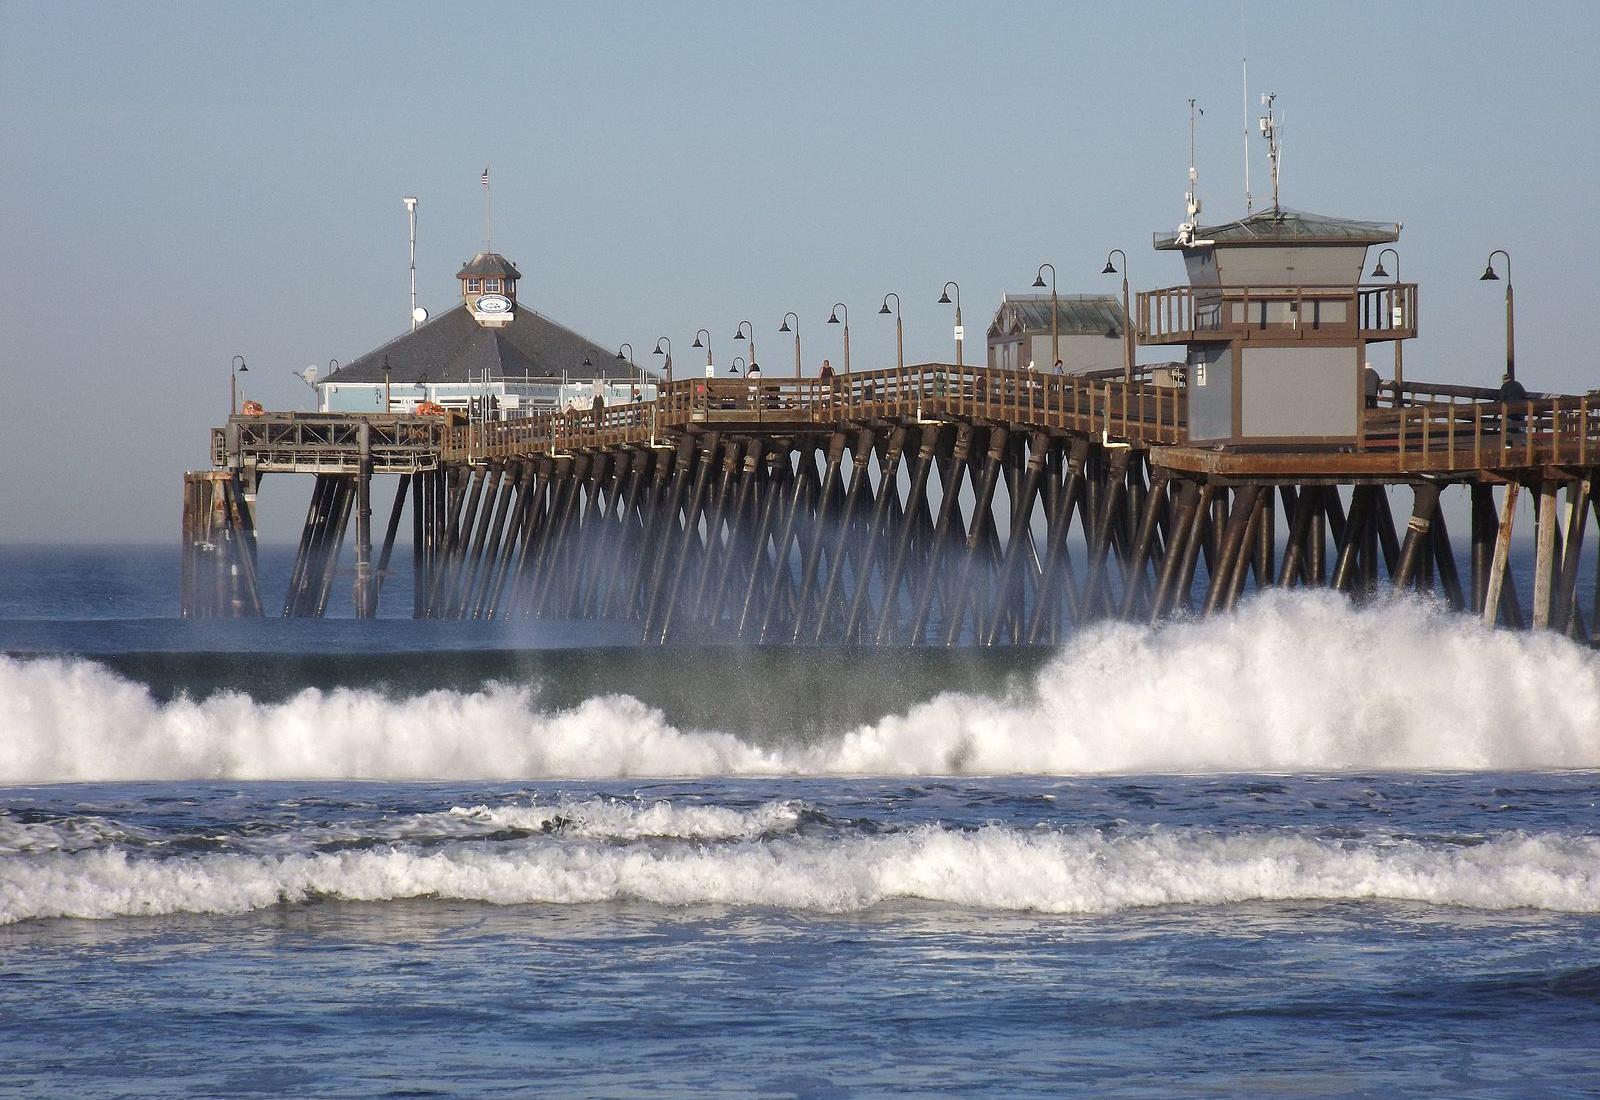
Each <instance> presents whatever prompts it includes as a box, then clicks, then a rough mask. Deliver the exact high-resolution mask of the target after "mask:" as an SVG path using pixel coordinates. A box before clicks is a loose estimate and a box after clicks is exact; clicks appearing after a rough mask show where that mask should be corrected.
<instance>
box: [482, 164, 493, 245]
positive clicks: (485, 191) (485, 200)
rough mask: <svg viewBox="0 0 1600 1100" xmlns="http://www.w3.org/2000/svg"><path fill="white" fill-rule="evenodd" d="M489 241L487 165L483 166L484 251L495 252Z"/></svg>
mask: <svg viewBox="0 0 1600 1100" xmlns="http://www.w3.org/2000/svg"><path fill="white" fill-rule="evenodd" d="M489 241H490V233H489V166H488V165H487V164H485V165H484V166H483V250H484V251H485V252H493V251H494V249H493V248H492V247H490V244H489Z"/></svg>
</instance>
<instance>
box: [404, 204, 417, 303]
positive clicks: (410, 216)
mask: <svg viewBox="0 0 1600 1100" xmlns="http://www.w3.org/2000/svg"><path fill="white" fill-rule="evenodd" d="M400 201H401V202H403V203H405V204H406V222H407V223H408V224H409V226H410V230H411V234H410V236H411V331H412V332H416V331H417V196H415V195H407V196H406V197H405V198H403V199H401V200H400Z"/></svg>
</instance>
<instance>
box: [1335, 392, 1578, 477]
mask: <svg viewBox="0 0 1600 1100" xmlns="http://www.w3.org/2000/svg"><path fill="white" fill-rule="evenodd" d="M1441 396H1443V397H1444V399H1442V400H1423V401H1413V402H1412V403H1411V404H1408V405H1406V406H1404V407H1402V408H1391V409H1371V410H1368V411H1367V413H1366V416H1365V419H1364V425H1365V436H1364V440H1363V447H1362V449H1363V450H1364V451H1367V452H1374V453H1390V454H1393V455H1394V456H1395V464H1396V467H1397V468H1398V469H1399V470H1402V471H1417V472H1429V471H1451V470H1486V469H1495V468H1510V467H1531V466H1562V465H1573V466H1588V465H1592V464H1593V463H1594V462H1595V461H1596V460H1597V459H1600V397H1596V396H1593V395H1585V396H1582V397H1550V398H1541V399H1537V400H1532V401H1473V400H1460V399H1456V398H1454V397H1453V395H1441Z"/></svg>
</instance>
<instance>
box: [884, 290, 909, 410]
mask: <svg viewBox="0 0 1600 1100" xmlns="http://www.w3.org/2000/svg"><path fill="white" fill-rule="evenodd" d="M890 298H893V299H894V347H895V356H894V362H895V368H896V371H897V373H898V374H899V376H900V378H899V381H898V382H897V383H896V384H897V385H898V386H899V387H900V388H901V392H904V389H905V381H906V378H905V375H906V330H905V326H904V325H903V324H901V321H900V295H898V294H896V293H895V292H894V291H892V290H891V291H890V292H889V293H887V294H885V295H884V296H883V305H882V306H881V307H879V309H878V312H879V313H880V314H884V313H888V312H889V299H890Z"/></svg>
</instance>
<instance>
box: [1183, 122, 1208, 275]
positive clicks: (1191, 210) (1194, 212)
mask: <svg viewBox="0 0 1600 1100" xmlns="http://www.w3.org/2000/svg"><path fill="white" fill-rule="evenodd" d="M1197 114H1200V115H1203V114H1205V110H1204V109H1202V108H1200V107H1197V106H1195V102H1194V100H1192V99H1191V100H1190V101H1189V190H1187V191H1185V192H1184V193H1183V205H1184V211H1185V214H1186V217H1187V220H1186V221H1184V223H1183V224H1182V225H1180V226H1178V243H1179V244H1180V245H1185V246H1187V245H1188V244H1190V243H1191V242H1192V241H1193V240H1194V231H1195V229H1196V228H1198V226H1199V225H1200V206H1201V203H1200V197H1199V194H1198V188H1197V187H1196V181H1197V180H1199V178H1200V173H1199V171H1198V170H1197V169H1196V168H1195V164H1194V120H1195V116H1196V115H1197Z"/></svg>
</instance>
